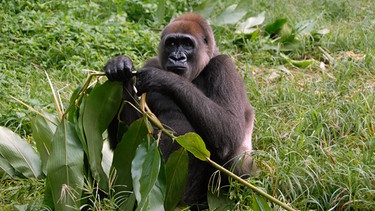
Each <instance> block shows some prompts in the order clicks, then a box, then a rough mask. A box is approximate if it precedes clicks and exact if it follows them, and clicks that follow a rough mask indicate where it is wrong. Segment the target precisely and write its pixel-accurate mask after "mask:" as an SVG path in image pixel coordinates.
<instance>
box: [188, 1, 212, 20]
mask: <svg viewBox="0 0 375 211" xmlns="http://www.w3.org/2000/svg"><path fill="white" fill-rule="evenodd" d="M217 3H218V1H217V0H208V1H203V2H202V3H201V4H199V5H198V6H197V7H195V8H194V9H193V10H194V12H196V13H198V14H200V15H201V16H202V17H203V18H205V19H208V18H209V17H210V15H211V13H212V11H213V10H214V8H215V6H216V4H217Z"/></svg>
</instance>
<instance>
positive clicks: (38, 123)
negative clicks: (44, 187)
mask: <svg viewBox="0 0 375 211" xmlns="http://www.w3.org/2000/svg"><path fill="white" fill-rule="evenodd" d="M43 114H44V115H45V116H47V117H48V118H49V119H50V120H53V122H54V123H55V124H52V123H51V122H50V121H47V120H46V119H45V118H43V117H42V116H39V115H37V116H35V117H34V119H33V120H32V123H31V129H32V131H33V138H34V141H35V143H36V148H37V149H38V152H39V155H40V158H41V160H42V169H43V172H44V173H46V166H47V161H48V158H49V155H50V153H51V139H52V137H53V134H54V133H55V131H56V125H57V124H58V122H59V121H58V120H57V118H56V117H55V116H53V115H51V114H48V113H43Z"/></svg>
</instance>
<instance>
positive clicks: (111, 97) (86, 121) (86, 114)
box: [81, 81, 122, 190]
mask: <svg viewBox="0 0 375 211" xmlns="http://www.w3.org/2000/svg"><path fill="white" fill-rule="evenodd" d="M121 95H122V84H121V83H119V82H111V81H106V82H105V83H104V84H103V85H99V86H97V87H95V88H94V89H93V90H92V91H91V92H90V94H89V96H88V97H87V99H85V106H84V110H83V112H82V114H81V115H83V128H84V132H85V137H86V140H87V152H88V155H87V156H88V161H89V165H90V169H91V172H92V175H93V177H94V179H95V180H96V181H98V182H99V187H100V188H101V189H102V190H107V189H108V181H107V177H106V175H105V173H104V171H103V168H102V166H101V162H102V148H103V136H102V134H103V132H104V131H105V130H106V129H107V127H108V125H109V123H110V122H111V121H112V119H113V117H114V116H115V115H116V113H117V111H118V108H119V107H120V103H121V100H122V96H121Z"/></svg>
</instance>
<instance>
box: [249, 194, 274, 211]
mask: <svg viewBox="0 0 375 211" xmlns="http://www.w3.org/2000/svg"><path fill="white" fill-rule="evenodd" d="M252 206H253V207H252V208H253V210H254V211H271V207H270V205H269V204H268V203H267V201H266V200H265V199H264V197H262V196H259V195H257V194H253V204H252Z"/></svg>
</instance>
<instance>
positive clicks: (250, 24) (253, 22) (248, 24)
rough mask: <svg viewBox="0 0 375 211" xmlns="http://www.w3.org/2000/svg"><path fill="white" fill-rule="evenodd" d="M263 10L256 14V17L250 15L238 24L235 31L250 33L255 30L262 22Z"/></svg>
mask: <svg viewBox="0 0 375 211" xmlns="http://www.w3.org/2000/svg"><path fill="white" fill-rule="evenodd" d="M264 14H265V12H262V13H260V14H258V15H257V16H256V17H250V18H248V19H247V20H246V21H245V22H243V23H241V24H239V25H238V27H237V30H236V33H241V34H251V33H253V32H254V31H256V30H257V27H256V26H258V25H260V24H262V23H263V22H264V19H265V16H264Z"/></svg>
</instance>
